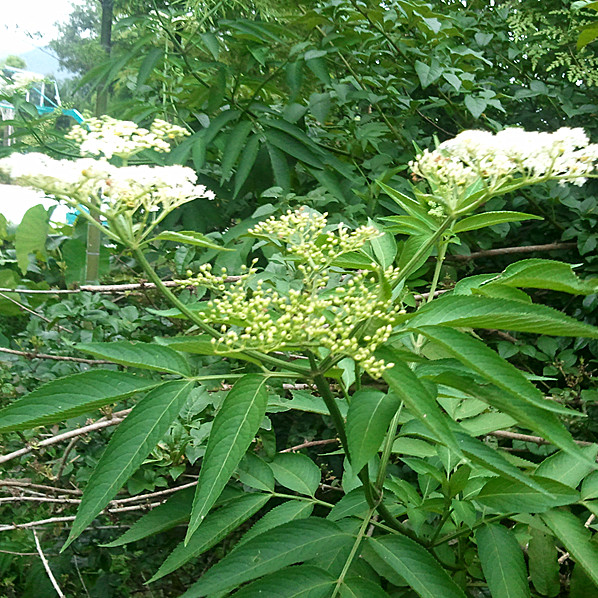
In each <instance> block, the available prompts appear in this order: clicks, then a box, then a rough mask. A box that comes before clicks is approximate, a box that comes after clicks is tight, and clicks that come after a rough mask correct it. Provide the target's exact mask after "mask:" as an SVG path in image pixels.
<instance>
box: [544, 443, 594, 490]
mask: <svg viewBox="0 0 598 598" xmlns="http://www.w3.org/2000/svg"><path fill="white" fill-rule="evenodd" d="M580 451H581V452H582V453H584V454H585V455H586V457H587V458H588V460H589V461H595V460H596V455H598V446H597V445H595V444H593V445H591V446H584V447H580ZM595 469H596V468H595V467H592V466H591V464H590V463H585V462H584V461H580V460H579V459H576V458H575V457H572V456H571V455H568V454H567V453H564V452H562V451H559V452H558V453H555V454H554V455H550V457H547V458H546V459H544V461H542V463H540V465H538V467H537V468H536V471H535V472H534V474H535V475H538V476H542V477H544V478H550V479H551V480H556V481H557V482H561V484H566V485H567V486H570V487H571V488H577V486H579V484H580V483H581V481H582V480H583V479H584V478H585V477H586V476H587V475H588V474H590V473H591V472H592V471H594V470H595Z"/></svg>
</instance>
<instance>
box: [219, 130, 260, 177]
mask: <svg viewBox="0 0 598 598" xmlns="http://www.w3.org/2000/svg"><path fill="white" fill-rule="evenodd" d="M252 127H253V125H252V123H251V122H250V121H248V120H244V121H241V122H239V123H237V124H236V125H235V128H234V129H233V130H232V132H231V134H230V135H229V137H228V142H227V144H226V148H225V150H224V152H223V154H222V164H221V169H222V174H221V176H220V184H222V183H223V182H224V181H228V179H230V176H231V173H232V171H233V168H234V166H235V164H236V163H237V159H238V158H239V155H240V154H241V150H242V149H243V147H244V146H245V141H246V140H247V137H248V136H249V133H251V129H252Z"/></svg>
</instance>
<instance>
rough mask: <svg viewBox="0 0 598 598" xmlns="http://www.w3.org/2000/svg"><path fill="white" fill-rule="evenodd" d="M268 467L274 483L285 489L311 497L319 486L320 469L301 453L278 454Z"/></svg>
mask: <svg viewBox="0 0 598 598" xmlns="http://www.w3.org/2000/svg"><path fill="white" fill-rule="evenodd" d="M270 467H271V468H272V471H273V472H274V477H275V478H276V481H277V482H278V483H279V484H280V485H281V486H284V487H285V488H288V489H289V490H293V491H295V492H298V493H299V494H307V495H309V496H313V495H314V494H315V493H316V490H317V489H318V486H319V484H320V478H321V477H322V473H321V471H320V468H319V467H318V466H317V465H316V464H315V463H314V462H313V461H312V460H311V459H310V458H309V457H307V456H305V455H302V454H301V453H278V455H276V457H275V458H274V460H273V461H272V463H270Z"/></svg>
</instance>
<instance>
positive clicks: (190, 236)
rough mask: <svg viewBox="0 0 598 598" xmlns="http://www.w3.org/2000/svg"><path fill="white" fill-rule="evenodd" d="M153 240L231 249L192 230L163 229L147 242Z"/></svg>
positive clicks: (223, 249) (224, 249)
mask: <svg viewBox="0 0 598 598" xmlns="http://www.w3.org/2000/svg"><path fill="white" fill-rule="evenodd" d="M153 241H173V242H174V243H182V244H183V245H195V246H196V247H207V248H209V249H217V250H218V251H233V250H232V249H228V248H227V247H222V245H218V244H217V243H214V241H212V239H208V237H206V236H205V235H202V234H201V233H198V232H197V231H194V230H182V231H178V232H175V231H164V232H162V233H160V234H159V235H158V236H156V237H154V238H153V239H151V240H150V241H148V243H151V242H153Z"/></svg>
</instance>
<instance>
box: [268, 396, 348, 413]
mask: <svg viewBox="0 0 598 598" xmlns="http://www.w3.org/2000/svg"><path fill="white" fill-rule="evenodd" d="M268 405H269V406H277V407H286V408H287V409H293V410H295V411H306V412H308V413H319V414H320V415H329V411H328V407H326V403H324V399H322V397H316V396H314V395H312V394H311V393H310V392H309V391H306V390H299V391H294V392H293V398H292V399H291V400H290V401H289V400H288V399H283V398H281V397H272V398H271V399H270V402H269V403H268ZM336 406H337V407H338V408H339V411H340V412H341V415H342V416H343V417H344V416H345V415H346V413H347V402H346V401H345V400H342V399H336Z"/></svg>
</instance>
